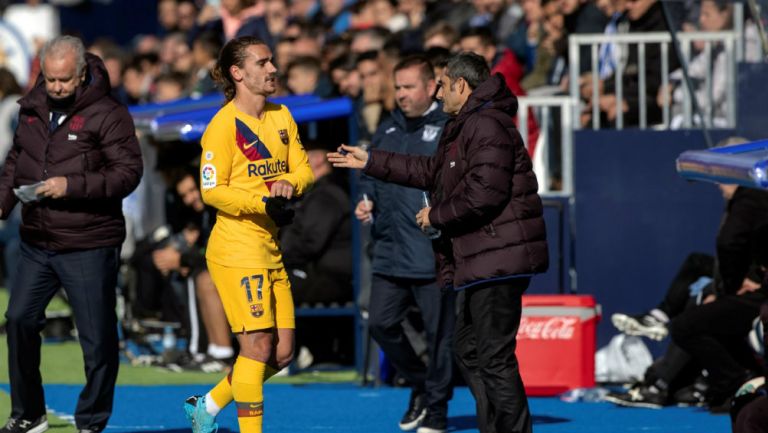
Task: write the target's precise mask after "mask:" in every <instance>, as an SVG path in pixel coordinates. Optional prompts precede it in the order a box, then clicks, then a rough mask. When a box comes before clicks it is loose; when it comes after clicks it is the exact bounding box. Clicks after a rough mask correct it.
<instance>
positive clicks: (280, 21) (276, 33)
mask: <svg viewBox="0 0 768 433" xmlns="http://www.w3.org/2000/svg"><path fill="white" fill-rule="evenodd" d="M288 9H289V5H288V1H287V0H266V2H265V11H264V17H265V18H266V20H267V28H268V30H269V34H270V35H272V40H275V41H276V40H278V39H279V38H280V36H281V35H282V34H283V31H284V30H285V28H286V27H287V26H288V20H289V19H290V18H291V16H290V12H289V10H288Z"/></svg>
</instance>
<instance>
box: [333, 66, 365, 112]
mask: <svg viewBox="0 0 768 433" xmlns="http://www.w3.org/2000/svg"><path fill="white" fill-rule="evenodd" d="M328 72H329V73H330V75H331V81H332V82H333V84H334V86H336V89H337V91H338V93H339V94H340V95H343V96H348V97H350V98H352V99H353V100H355V101H357V100H358V98H360V96H361V95H362V87H363V85H362V83H361V79H360V73H359V72H358V71H357V65H356V63H355V58H354V56H352V55H346V56H342V57H339V58H337V59H335V60H333V61H331V63H330V64H329V65H328Z"/></svg>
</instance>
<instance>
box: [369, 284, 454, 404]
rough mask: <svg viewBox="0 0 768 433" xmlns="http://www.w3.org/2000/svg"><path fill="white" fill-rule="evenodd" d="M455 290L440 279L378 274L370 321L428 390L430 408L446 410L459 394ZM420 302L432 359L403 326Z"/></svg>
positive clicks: (393, 357) (377, 336)
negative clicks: (456, 386)
mask: <svg viewBox="0 0 768 433" xmlns="http://www.w3.org/2000/svg"><path fill="white" fill-rule="evenodd" d="M454 298H455V293H454V292H453V291H452V290H445V291H444V290H441V289H440V288H439V287H438V285H437V283H435V281H434V280H420V279H410V278H395V277H387V276H384V275H379V274H374V275H373V280H372V282H371V301H370V307H369V313H370V316H369V322H368V326H369V328H370V330H371V336H373V339H374V340H376V343H378V344H379V346H380V347H381V349H382V350H383V351H384V353H385V354H386V355H387V357H388V358H389V360H390V361H391V362H392V365H394V366H395V368H396V369H397V371H398V372H399V373H400V374H401V375H402V376H403V377H404V378H405V379H406V380H407V381H408V382H410V383H411V384H412V386H413V387H414V391H416V392H422V391H423V392H425V393H426V402H427V407H428V408H429V410H430V411H436V412H442V413H443V414H445V413H446V412H447V409H448V401H449V400H450V399H451V397H453V384H452V380H451V378H452V375H453V369H452V365H453V356H452V353H451V345H452V342H453V328H454V322H455V317H456V316H455V313H454V309H455V306H454V305H455V303H454ZM414 303H415V304H416V306H418V307H419V310H420V311H421V315H422V318H423V321H424V330H425V332H426V335H427V350H428V357H429V361H428V362H429V364H428V365H426V366H425V365H424V362H422V361H421V359H420V358H419V357H418V355H416V352H415V351H414V350H413V346H411V343H410V342H409V341H408V338H407V337H406V335H405V331H404V329H403V327H402V323H403V320H404V319H405V316H406V315H407V314H408V310H409V309H410V308H411V307H412V306H413V305H414Z"/></svg>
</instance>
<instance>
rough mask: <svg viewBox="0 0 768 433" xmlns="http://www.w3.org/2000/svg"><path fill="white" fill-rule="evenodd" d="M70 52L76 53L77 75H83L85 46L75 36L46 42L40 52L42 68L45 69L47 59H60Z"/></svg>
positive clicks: (59, 37) (61, 37)
mask: <svg viewBox="0 0 768 433" xmlns="http://www.w3.org/2000/svg"><path fill="white" fill-rule="evenodd" d="M70 51H71V52H73V53H75V64H76V66H77V73H78V74H80V73H82V72H83V70H84V69H85V46H84V45H83V41H81V40H80V39H79V38H76V37H74V36H58V37H55V38H53V39H51V40H50V41H48V42H46V43H45V45H43V49H42V50H41V51H40V66H41V67H45V66H44V65H45V59H46V57H49V56H50V57H52V58H60V57H62V56H63V55H65V54H67V53H68V52H70ZM43 73H45V71H43Z"/></svg>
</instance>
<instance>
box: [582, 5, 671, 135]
mask: <svg viewBox="0 0 768 433" xmlns="http://www.w3.org/2000/svg"><path fill="white" fill-rule="evenodd" d="M627 17H628V18H629V32H630V33H645V32H655V31H656V32H667V31H668V28H667V24H666V22H665V19H664V13H663V10H662V6H661V3H660V2H658V1H657V0H634V1H631V2H627ZM673 51H674V50H669V52H668V59H667V60H668V63H667V64H668V65H669V68H670V69H669V70H675V69H676V68H677V67H678V66H679V60H678V58H677V56H676V55H674V53H673ZM638 58H639V57H638V48H637V45H636V44H632V45H630V47H629V55H628V57H627V60H626V64H625V65H624V69H623V72H624V74H623V75H622V77H621V79H622V92H623V93H622V95H623V96H622V98H623V99H622V101H621V104H619V101H618V99H617V96H616V93H615V92H616V79H617V78H616V76H611V77H609V78H608V79H606V80H605V82H603V83H602V84H601V89H599V95H600V96H599V98H598V100H597V101H592V100H591V96H588V98H589V99H588V104H587V106H586V107H585V112H584V113H583V115H582V123H583V124H587V123H588V122H590V121H591V112H592V108H591V105H592V104H597V105H598V107H599V109H600V112H601V116H603V117H604V119H603V120H605V122H603V124H605V123H610V124H614V123H615V121H616V119H617V113H618V110H621V111H622V112H623V121H624V126H636V125H639V123H640V111H641V110H646V112H647V122H648V124H655V123H659V122H660V121H661V114H662V113H661V109H660V107H659V106H658V105H657V104H654V103H652V101H654V100H655V99H656V96H657V94H658V91H659V87H660V86H661V73H662V70H661V47H660V46H659V44H650V45H647V46H646V48H645V59H646V61H645V69H644V70H643V71H640V70H639V67H640V65H639V62H638ZM582 64H584V60H582ZM595 72H598V71H595ZM640 74H644V75H645V100H646V102H650V103H646V106H645V107H640V94H639V92H640ZM589 94H590V95H591V92H590V93H589Z"/></svg>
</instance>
